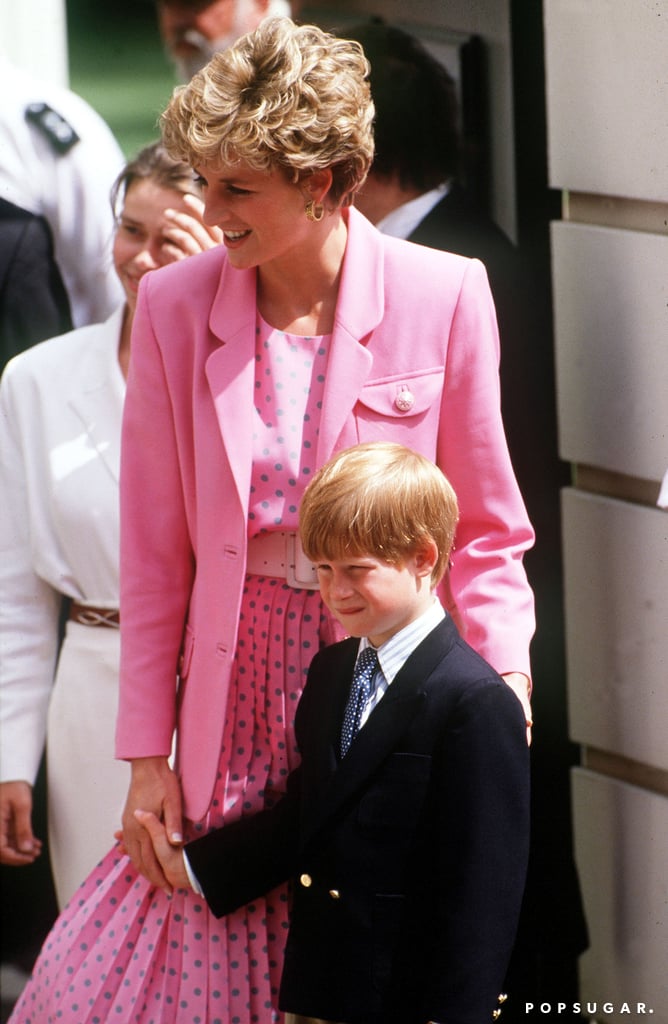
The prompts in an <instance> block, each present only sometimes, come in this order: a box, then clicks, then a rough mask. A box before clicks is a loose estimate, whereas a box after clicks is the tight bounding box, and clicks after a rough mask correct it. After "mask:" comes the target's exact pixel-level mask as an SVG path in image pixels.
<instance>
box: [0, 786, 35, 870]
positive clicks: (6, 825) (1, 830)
mask: <svg viewBox="0 0 668 1024" xmlns="http://www.w3.org/2000/svg"><path fill="white" fill-rule="evenodd" d="M31 819H32V786H31V785H30V784H29V783H28V782H24V781H23V780H22V779H17V780H14V781H12V782H3V783H0V864H10V865H12V866H13V867H20V866H21V865H23V864H32V863H33V861H34V860H36V859H37V857H39V855H40V853H41V851H42V841H41V839H37V838H36V836H35V835H34V833H33V830H32V822H31Z"/></svg>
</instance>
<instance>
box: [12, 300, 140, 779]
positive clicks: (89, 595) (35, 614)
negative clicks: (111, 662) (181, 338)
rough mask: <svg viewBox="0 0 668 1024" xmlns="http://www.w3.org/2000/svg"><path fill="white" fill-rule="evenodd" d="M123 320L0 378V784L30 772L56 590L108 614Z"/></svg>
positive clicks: (71, 339) (114, 591)
mask: <svg viewBox="0 0 668 1024" xmlns="http://www.w3.org/2000/svg"><path fill="white" fill-rule="evenodd" d="M122 317H123V308H122V307H121V308H120V309H118V310H116V312H114V313H113V314H112V316H111V317H110V318H109V319H108V320H107V321H106V322H105V323H102V324H93V325H91V326H88V327H82V328H80V329H79V330H75V331H72V332H70V333H69V334H64V335H62V336H61V337H58V338H51V339H50V340H49V341H45V342H42V343H41V344H39V345H36V346H34V347H33V348H31V349H28V350H27V351H26V352H22V353H21V354H20V355H18V356H16V358H15V359H13V360H11V362H10V363H9V364H8V365H7V367H6V369H5V372H4V374H3V376H2V381H0V495H1V498H0V729H1V732H2V734H1V736H0V740H1V742H0V780H2V781H9V780H11V779H25V780H26V781H28V782H30V783H32V782H34V778H35V775H36V773H37V769H38V767H39V761H40V758H41V754H42V750H43V747H44V737H45V731H46V714H47V709H48V705H49V697H50V692H51V686H52V683H53V676H54V669H55V662H56V657H57V651H58V616H59V610H60V605H61V595H63V594H64V595H66V596H68V597H72V598H74V599H75V600H77V601H82V602H85V603H88V604H90V605H93V606H96V607H105V608H118V601H119V596H118V591H119V581H118V542H119V540H118V535H119V511H118V504H119V501H118V478H119V467H120V430H121V417H122V410H123V400H124V394H125V382H124V379H123V376H122V373H121V369H120V366H119V363H118V345H119V338H120V331H121V325H122ZM94 683H95V680H91V685H94Z"/></svg>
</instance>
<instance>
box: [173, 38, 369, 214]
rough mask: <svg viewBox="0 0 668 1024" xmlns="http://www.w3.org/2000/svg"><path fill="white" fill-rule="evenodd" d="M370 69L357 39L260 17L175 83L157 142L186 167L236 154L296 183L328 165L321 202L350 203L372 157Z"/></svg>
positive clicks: (234, 158)
mask: <svg viewBox="0 0 668 1024" xmlns="http://www.w3.org/2000/svg"><path fill="white" fill-rule="evenodd" d="M368 74H369V64H368V62H367V60H366V58H365V56H364V51H363V50H362V47H361V46H360V44H359V43H356V42H352V41H350V40H345V39H338V38H337V37H336V36H333V35H331V34H329V33H328V32H324V31H323V30H322V29H320V28H317V27H316V26H315V25H301V26H297V25H295V23H294V22H293V21H291V20H290V18H267V19H265V20H264V21H263V22H261V23H260V25H259V26H258V28H257V29H255V31H254V32H250V33H249V34H248V35H246V36H243V37H242V38H241V39H239V40H238V41H237V42H236V43H235V45H234V46H232V47H230V48H229V49H228V50H224V51H221V52H220V53H217V54H215V56H214V57H213V58H212V60H211V61H210V62H209V64H207V66H206V67H205V68H203V69H202V71H200V72H198V73H197V74H196V75H195V76H194V77H193V78H192V80H191V81H190V82H189V83H188V84H187V85H184V86H179V87H177V88H176V89H175V90H174V94H173V96H172V99H171V101H170V103H169V105H168V107H167V109H166V110H165V112H164V113H163V114H162V117H161V122H160V123H161V129H162V137H163V141H164V144H165V147H166V148H167V150H168V151H169V152H170V153H171V154H172V156H173V157H175V158H176V159H180V160H185V161H186V162H187V163H189V164H190V165H191V166H193V167H198V166H201V165H202V164H209V163H216V162H218V161H220V162H222V163H235V162H236V161H239V160H241V161H244V162H246V163H247V164H249V165H250V166H251V167H253V168H254V169H256V170H262V171H271V170H273V169H274V168H276V167H279V168H281V169H282V170H283V171H284V172H285V173H286V174H287V175H288V177H289V178H290V179H291V180H293V181H295V182H297V181H298V180H299V179H300V177H301V176H303V175H306V174H308V173H312V172H314V171H318V170H323V169H325V168H330V169H331V171H332V174H333V182H332V187H331V189H330V191H329V193H328V197H327V201H328V205H329V204H331V205H333V206H334V207H337V206H345V205H349V204H350V202H351V201H352V197H353V195H354V193H355V192H356V191H357V189H358V188H359V187H360V186H361V185H362V183H363V182H364V179H365V178H366V175H367V171H368V169H369V167H370V165H371V161H372V159H373V130H372V122H373V117H374V107H373V103H372V101H371V93H370V89H369V84H368V81H367V78H368Z"/></svg>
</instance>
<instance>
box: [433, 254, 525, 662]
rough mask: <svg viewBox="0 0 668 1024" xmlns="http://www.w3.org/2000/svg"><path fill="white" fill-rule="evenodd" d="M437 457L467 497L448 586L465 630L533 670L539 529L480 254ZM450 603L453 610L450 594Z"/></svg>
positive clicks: (467, 277)
mask: <svg viewBox="0 0 668 1024" xmlns="http://www.w3.org/2000/svg"><path fill="white" fill-rule="evenodd" d="M437 462H438V464H439V466H440V467H441V468H442V470H443V472H444V473H445V474H446V476H447V477H448V479H449V480H450V483H451V484H452V486H453V487H454V489H455V492H456V494H457V497H458V500H459V508H460V520H459V524H458V528H457V535H456V538H455V546H454V550H453V554H452V559H451V560H452V568H451V571H450V574H449V577H448V581H447V585H448V586H449V587H450V590H451V595H452V598H454V602H455V604H456V608H457V616H456V617H457V618H458V620H459V621H460V623H461V626H462V632H463V634H464V636H465V638H466V640H467V642H468V643H469V644H470V645H471V646H472V647H473V648H474V649H475V650H476V651H478V653H479V654H481V655H482V657H483V658H485V660H486V661H488V662H489V663H490V664H491V665H493V667H494V668H495V669H496V670H497V672H500V673H505V672H524V673H525V674H526V675H527V676H530V675H531V669H530V664H529V646H530V642H531V638H532V636H533V632H534V629H535V617H534V601H533V593H532V591H531V588H530V586H529V583H528V580H527V576H526V572H525V570H524V566H523V562H522V559H523V555H524V552H525V551H526V550H527V549H528V548H530V547H531V545H532V544H533V540H534V533H533V529H532V527H531V524H530V522H529V518H528V515H527V512H526V509H525V506H524V502H523V500H522V496H521V494H520V490H519V486H518V484H517V480H516V478H515V474H514V471H513V467H512V463H511V460H510V455H509V453H508V446H507V443H506V437H505V431H504V427H503V420H502V417H501V404H500V384H499V337H498V330H497V325H496V315H495V311H494V304H493V300H492V296H491V292H490V290H489V285H488V283H487V276H486V273H485V269H484V267H483V266H482V264H481V263H480V262H479V261H477V260H469V261H468V266H467V269H466V272H465V274H464V277H463V281H462V285H461V290H460V294H459V297H458V301H457V305H456V310H455V314H454V317H453V319H452V324H451V329H450V338H449V342H448V349H447V361H446V367H445V383H444V388H443V395H442V399H441V413H440V423H439V438H438V452H437ZM444 603H446V605H449V606H450V607H452V600H451V599H448V595H444Z"/></svg>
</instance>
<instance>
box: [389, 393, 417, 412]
mask: <svg viewBox="0 0 668 1024" xmlns="http://www.w3.org/2000/svg"><path fill="white" fill-rule="evenodd" d="M394 404H395V405H396V407H397V409H398V410H399V412H410V411H411V409H412V408H413V405H414V404H415V395H414V394H413V392H412V391H409V390H408V388H403V389H402V390H401V391H400V392H399V394H398V395H397V397H396V398H395V399H394Z"/></svg>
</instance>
